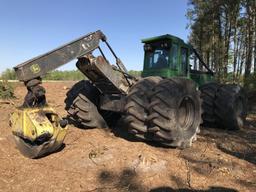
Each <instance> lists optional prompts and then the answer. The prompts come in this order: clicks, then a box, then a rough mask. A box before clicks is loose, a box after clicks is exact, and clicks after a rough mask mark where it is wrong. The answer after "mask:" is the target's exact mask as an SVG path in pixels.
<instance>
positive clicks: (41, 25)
mask: <svg viewBox="0 0 256 192" xmlns="http://www.w3.org/2000/svg"><path fill="white" fill-rule="evenodd" d="M187 6H188V5H187V0H97V1H93V0H0V73H1V72H3V71H4V70H5V69H6V68H12V67H14V66H16V65H17V64H20V63H22V62H24V61H26V60H28V59H31V58H33V57H35V56H38V55H40V54H43V53H45V52H48V51H50V50H52V49H54V48H56V47H59V46H61V45H62V44H65V43H67V42H69V41H72V40H74V39H76V38H78V37H80V36H82V35H85V34H87V33H89V32H94V31H96V30H98V29H100V30H102V31H103V33H104V34H105V35H106V36H107V38H108V42H109V43H110V44H111V46H112V48H113V49H114V50H115V52H116V54H117V55H118V57H119V58H121V60H122V61H123V63H124V64H125V66H126V67H127V68H128V70H142V67H143V44H142V43H141V39H143V38H148V37H153V36H158V35H163V34H167V33H169V34H172V35H175V36H178V37H180V38H182V39H184V40H187V38H188V34H189V30H188V29H186V26H187V24H188V20H187V19H186V16H185V14H186V10H187ZM107 55H108V54H107ZM109 60H110V61H112V62H114V60H112V59H109ZM59 69H60V70H71V69H75V61H73V62H70V63H68V64H66V65H65V66H63V67H61V68H59Z"/></svg>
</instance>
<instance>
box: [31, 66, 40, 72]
mask: <svg viewBox="0 0 256 192" xmlns="http://www.w3.org/2000/svg"><path fill="white" fill-rule="evenodd" d="M30 70H31V71H32V73H39V72H40V70H41V69H40V67H39V65H38V64H33V65H31V67H30Z"/></svg>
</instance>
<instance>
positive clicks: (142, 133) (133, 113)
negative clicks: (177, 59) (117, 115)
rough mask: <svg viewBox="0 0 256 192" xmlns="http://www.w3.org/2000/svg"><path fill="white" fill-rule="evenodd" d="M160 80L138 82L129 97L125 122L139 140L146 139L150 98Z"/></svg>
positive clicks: (149, 79)
mask: <svg viewBox="0 0 256 192" xmlns="http://www.w3.org/2000/svg"><path fill="white" fill-rule="evenodd" d="M160 80H161V77H146V78H144V79H142V80H140V81H139V82H137V83H136V84H135V85H134V86H133V87H132V88H131V89H130V91H129V93H128V95H127V99H126V105H125V118H124V121H125V122H126V124H127V127H128V131H129V132H130V133H131V134H133V135H134V136H135V137H137V138H140V139H146V134H147V129H148V122H147V116H148V115H149V109H148V106H149V103H150V96H151V94H152V90H153V87H154V86H155V85H156V84H157V83H158V82H159V81H160Z"/></svg>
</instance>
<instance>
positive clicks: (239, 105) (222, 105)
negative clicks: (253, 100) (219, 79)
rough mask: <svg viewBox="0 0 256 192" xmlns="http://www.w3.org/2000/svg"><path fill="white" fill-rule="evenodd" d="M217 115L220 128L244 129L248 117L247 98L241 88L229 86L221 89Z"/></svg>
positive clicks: (219, 90) (216, 105) (217, 103)
mask: <svg viewBox="0 0 256 192" xmlns="http://www.w3.org/2000/svg"><path fill="white" fill-rule="evenodd" d="M215 115H216V121H217V125H218V127H219V128H223V129H228V130H238V129H240V128H242V127H243V125H244V123H245V118H246V115H247V97H246V94H245V91H244V90H243V88H242V87H241V86H239V85H234V84H227V85H222V86H220V87H219V89H218V91H217V92H216V99H215Z"/></svg>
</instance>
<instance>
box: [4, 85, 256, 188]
mask: <svg viewBox="0 0 256 192" xmlns="http://www.w3.org/2000/svg"><path fill="white" fill-rule="evenodd" d="M73 84H74V82H57V83H44V84H43V85H44V87H45V88H46V90H47V98H48V102H49V104H50V105H51V106H53V107H54V108H55V109H56V111H57V112H58V113H59V114H60V115H61V116H65V115H66V112H65V110H64V99H65V94H66V92H67V89H68V88H70V87H71V86H72V85H73ZM25 94H26V89H25V87H24V86H23V85H22V84H16V88H15V95H16V97H17V98H16V99H14V100H12V101H11V102H1V104H0V146H1V147H0V191H1V192H2V191H3V192H6V191H38V192H40V191H60V192H63V191H83V192H89V191H90V192H91V191H104V192H105V191H107V192H108V191H111V192H112V191H113V192H123V191H141V192H143V191H151V192H161V191H163V192H164V191H166V192H168V191H256V115H253V114H251V115H249V116H248V118H247V124H246V126H245V127H244V128H243V129H242V130H240V131H236V132H232V131H225V130H220V129H210V128H204V127H202V128H201V132H200V134H199V136H198V140H197V141H196V142H195V143H194V144H193V146H192V147H191V148H188V149H184V150H179V149H174V148H163V147H161V146H158V145H157V144H154V143H144V142H140V141H136V140H134V139H133V138H132V137H131V136H129V134H127V132H126V129H125V128H124V127H122V125H120V123H119V124H118V125H117V126H116V127H115V128H112V129H100V128H97V129H88V130H82V129H78V128H76V127H74V126H72V125H70V126H69V130H68V134H67V137H66V139H65V141H64V143H65V146H64V147H63V148H62V149H61V150H60V151H58V152H56V153H54V154H50V155H48V156H46V157H43V158H40V159H36V160H32V159H27V158H25V157H23V156H22V155H21V154H20V153H19V151H18V150H17V149H16V147H15V144H14V142H13V138H12V134H11V129H10V127H9V125H8V120H9V114H10V113H11V112H12V111H13V110H14V109H15V106H19V105H21V103H22V101H23V97H24V96H25Z"/></svg>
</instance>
